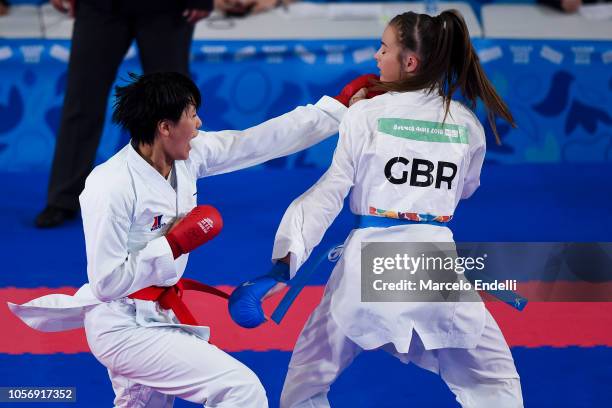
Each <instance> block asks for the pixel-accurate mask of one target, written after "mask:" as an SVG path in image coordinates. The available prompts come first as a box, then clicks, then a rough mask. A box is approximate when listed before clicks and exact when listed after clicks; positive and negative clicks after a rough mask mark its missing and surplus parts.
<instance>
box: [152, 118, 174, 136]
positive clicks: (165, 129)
mask: <svg viewBox="0 0 612 408" xmlns="http://www.w3.org/2000/svg"><path fill="white" fill-rule="evenodd" d="M155 131H156V133H157V134H159V135H161V136H168V135H169V134H170V121H168V120H166V119H164V120H160V121H159V122H157V126H156V127H155Z"/></svg>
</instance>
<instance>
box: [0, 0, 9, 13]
mask: <svg viewBox="0 0 612 408" xmlns="http://www.w3.org/2000/svg"><path fill="white" fill-rule="evenodd" d="M8 12H9V5H8V1H7V0H0V16H6V15H7V14H8Z"/></svg>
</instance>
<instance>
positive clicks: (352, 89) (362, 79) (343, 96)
mask: <svg viewBox="0 0 612 408" xmlns="http://www.w3.org/2000/svg"><path fill="white" fill-rule="evenodd" d="M371 81H378V75H374V74H365V75H361V76H359V77H357V78H355V79H353V80H352V81H351V82H349V83H348V84H346V86H345V87H344V88H342V91H340V94H338V95H336V96H334V98H335V99H336V100H337V101H338V102H340V103H341V104H343V105H344V106H346V107H347V108H348V106H349V101H350V100H351V98H352V97H353V95H355V94H356V93H357V92H359V90H360V89H361V88H369V87H371V86H372V82H371ZM383 93H384V92H381V91H374V90H370V89H368V95H367V96H366V98H368V99H369V98H373V97H375V96H377V95H380V94H383Z"/></svg>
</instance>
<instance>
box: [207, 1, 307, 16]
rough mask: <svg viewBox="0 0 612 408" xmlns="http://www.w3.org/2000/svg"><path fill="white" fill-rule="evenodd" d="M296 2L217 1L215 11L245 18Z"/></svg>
mask: <svg viewBox="0 0 612 408" xmlns="http://www.w3.org/2000/svg"><path fill="white" fill-rule="evenodd" d="M294 1H296V0H215V9H216V10H219V11H222V12H223V13H225V14H226V15H230V16H245V15H247V14H255V13H261V12H264V11H267V10H271V9H273V8H275V7H281V6H286V5H288V4H289V3H293V2H294Z"/></svg>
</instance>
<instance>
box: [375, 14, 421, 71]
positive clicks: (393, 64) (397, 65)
mask: <svg viewBox="0 0 612 408" xmlns="http://www.w3.org/2000/svg"><path fill="white" fill-rule="evenodd" d="M374 58H375V59H376V65H377V66H378V69H379V70H380V80H381V81H382V82H395V81H398V80H400V79H402V78H404V77H405V76H406V75H407V74H410V73H411V72H413V71H414V70H415V69H416V63H417V60H416V55H415V54H414V53H413V52H410V51H408V50H405V49H404V48H403V47H402V45H401V43H400V42H399V36H398V32H397V29H396V28H395V27H394V26H392V25H388V26H387V28H385V31H384V32H383V35H382V39H381V40H380V48H379V49H378V51H377V52H376V54H375V55H374Z"/></svg>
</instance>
